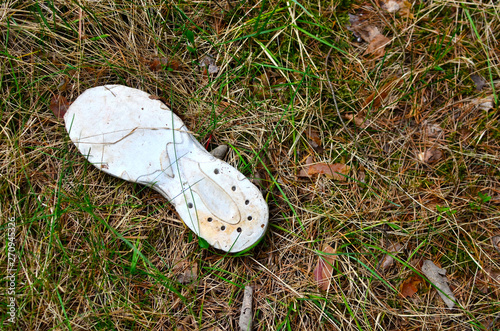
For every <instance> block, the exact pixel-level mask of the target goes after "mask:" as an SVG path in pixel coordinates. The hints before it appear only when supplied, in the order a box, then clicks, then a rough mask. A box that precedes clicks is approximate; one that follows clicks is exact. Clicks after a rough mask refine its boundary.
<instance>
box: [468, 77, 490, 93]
mask: <svg viewBox="0 0 500 331" xmlns="http://www.w3.org/2000/svg"><path fill="white" fill-rule="evenodd" d="M470 78H471V79H472V81H473V82H474V84H476V90H478V91H481V90H482V89H483V87H484V86H485V85H486V84H487V83H486V81H485V80H484V78H483V77H481V76H480V75H478V74H472V75H471V76H470Z"/></svg>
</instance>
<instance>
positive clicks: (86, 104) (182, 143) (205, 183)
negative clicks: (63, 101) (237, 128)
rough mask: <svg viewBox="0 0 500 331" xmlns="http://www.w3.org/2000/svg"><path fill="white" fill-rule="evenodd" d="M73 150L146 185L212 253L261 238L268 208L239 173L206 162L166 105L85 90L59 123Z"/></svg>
mask: <svg viewBox="0 0 500 331" xmlns="http://www.w3.org/2000/svg"><path fill="white" fill-rule="evenodd" d="M64 121H65V123H66V130H67V131H68V133H69V136H70V138H71V140H72V141H73V143H74V144H75V145H76V146H77V148H78V150H79V151H80V152H81V153H82V154H83V155H84V156H85V157H86V158H87V159H88V160H89V161H90V162H91V163H92V164H93V165H94V166H96V167H97V168H98V169H100V170H102V171H104V172H106V173H108V174H110V175H113V176H115V177H118V178H122V179H124V180H127V181H130V182H136V183H140V184H144V185H148V186H150V187H152V188H153V189H155V190H156V191H158V192H160V193H161V194H162V195H163V196H164V197H165V198H167V199H168V200H169V201H170V202H171V203H172V204H173V205H174V206H175V208H176V210H177V212H178V213H179V216H180V217H181V219H182V220H183V222H184V223H185V224H186V225H187V226H188V227H189V228H190V229H191V230H192V231H193V232H194V233H196V234H197V235H198V236H200V237H201V238H203V239H205V240H206V241H207V242H208V243H209V244H210V245H212V246H213V247H215V248H218V249H221V250H224V251H227V252H240V251H243V250H246V249H248V248H251V247H252V246H253V245H254V244H256V243H257V242H258V241H259V240H260V239H261V238H262V236H263V235H264V233H265V231H266V229H267V225H268V207H267V204H266V202H265V200H264V198H263V197H262V194H261V193H260V191H259V189H258V188H257V187H256V186H255V185H253V184H252V183H251V182H250V181H249V180H248V179H247V178H246V177H245V176H244V175H243V174H241V173H240V172H239V171H238V170H236V169H235V168H233V167H232V166H230V165H229V164H227V163H226V162H224V161H222V160H219V159H217V158H215V157H213V156H212V155H210V154H209V153H208V152H207V151H206V150H205V149H204V148H203V146H201V145H200V143H199V142H198V141H197V140H196V139H195V138H194V137H193V135H192V134H191V133H190V132H189V131H188V129H187V128H186V126H185V125H184V123H183V122H182V121H181V120H180V118H179V117H177V116H176V115H175V114H174V113H173V112H172V111H171V110H170V109H169V108H168V107H167V106H166V105H165V104H163V103H162V102H161V101H159V100H155V99H154V98H152V97H151V95H149V94H148V93H146V92H143V91H140V90H137V89H134V88H130V87H126V86H121V85H106V86H99V87H95V88H91V89H88V90H86V91H85V92H84V93H83V94H81V95H80V96H79V97H78V98H77V99H76V100H75V101H74V102H73V103H72V104H71V106H70V107H69V109H68V111H67V112H66V114H65V116H64Z"/></svg>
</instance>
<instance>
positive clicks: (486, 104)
mask: <svg viewBox="0 0 500 331" xmlns="http://www.w3.org/2000/svg"><path fill="white" fill-rule="evenodd" d="M471 103H472V104H473V105H475V106H477V107H478V108H479V109H481V110H484V111H488V110H490V109H493V108H494V104H493V96H489V97H486V98H477V99H474V100H472V102H471Z"/></svg>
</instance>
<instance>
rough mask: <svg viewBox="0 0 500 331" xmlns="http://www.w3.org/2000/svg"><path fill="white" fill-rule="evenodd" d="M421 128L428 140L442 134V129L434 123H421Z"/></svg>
mask: <svg viewBox="0 0 500 331" xmlns="http://www.w3.org/2000/svg"><path fill="white" fill-rule="evenodd" d="M422 126H423V128H424V132H425V135H426V136H427V137H429V138H437V137H438V136H440V135H441V133H442V132H443V129H441V127H440V126H439V125H437V124H434V123H429V122H427V121H424V122H423V123H422Z"/></svg>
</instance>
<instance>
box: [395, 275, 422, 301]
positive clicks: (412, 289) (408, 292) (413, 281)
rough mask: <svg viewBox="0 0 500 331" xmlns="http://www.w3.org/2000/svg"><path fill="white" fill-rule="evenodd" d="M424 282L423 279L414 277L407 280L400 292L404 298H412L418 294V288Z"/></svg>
mask: <svg viewBox="0 0 500 331" xmlns="http://www.w3.org/2000/svg"><path fill="white" fill-rule="evenodd" d="M422 282H423V279H422V277H420V276H418V275H413V276H411V277H409V278H407V279H406V280H405V281H404V282H403V283H402V284H401V287H400V288H399V292H400V294H401V296H402V297H403V298H407V297H411V296H412V295H414V294H415V293H417V292H418V286H419V285H420V283H422Z"/></svg>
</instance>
